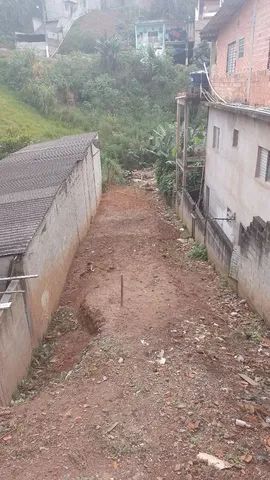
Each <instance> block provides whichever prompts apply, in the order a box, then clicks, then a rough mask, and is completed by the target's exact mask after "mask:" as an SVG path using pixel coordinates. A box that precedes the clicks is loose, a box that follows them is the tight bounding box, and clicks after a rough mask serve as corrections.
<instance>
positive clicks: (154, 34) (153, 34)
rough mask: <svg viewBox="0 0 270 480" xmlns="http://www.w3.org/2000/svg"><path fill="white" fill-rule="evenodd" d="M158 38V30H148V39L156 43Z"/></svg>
mask: <svg viewBox="0 0 270 480" xmlns="http://www.w3.org/2000/svg"><path fill="white" fill-rule="evenodd" d="M157 40H158V32H148V41H149V42H150V43H155V42H156V41H157Z"/></svg>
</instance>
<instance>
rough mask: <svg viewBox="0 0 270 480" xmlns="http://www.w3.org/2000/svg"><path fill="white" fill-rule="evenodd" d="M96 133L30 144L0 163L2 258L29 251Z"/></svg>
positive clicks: (0, 244)
mask: <svg viewBox="0 0 270 480" xmlns="http://www.w3.org/2000/svg"><path fill="white" fill-rule="evenodd" d="M95 138H97V134H96V133H87V134H83V135H74V136H69V137H63V138H61V139H59V140H53V141H50V142H44V143H39V144H35V145H30V146H28V147H25V148H23V149H22V150H19V151H18V152H16V153H13V154H12V155H10V156H9V157H7V158H5V159H3V160H1V161H0V178H1V185H0V256H6V255H17V254H22V253H24V252H25V251H26V249H27V246H28V244H29V243H30V241H31V239H32V238H33V236H34V234H35V232H36V230H37V228H38V227H39V225H40V223H41V222H42V220H43V218H44V216H45V214H46V212H47V210H48V209H49V207H50V205H51V203H52V201H53V198H54V197H55V195H56V193H57V191H58V189H59V187H60V186H61V184H62V183H63V182H64V181H65V180H66V179H67V178H68V176H69V175H70V173H71V171H72V170H73V168H74V167H75V165H76V163H78V162H80V161H81V160H83V158H84V157H85V153H86V151H87V149H88V148H89V146H90V145H91V144H92V142H93V140H94V139H95Z"/></svg>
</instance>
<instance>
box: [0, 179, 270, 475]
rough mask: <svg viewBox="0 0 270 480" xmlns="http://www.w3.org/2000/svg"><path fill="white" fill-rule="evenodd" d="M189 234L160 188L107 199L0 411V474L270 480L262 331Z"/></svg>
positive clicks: (266, 351) (269, 348)
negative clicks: (210, 458) (207, 459)
mask: <svg viewBox="0 0 270 480" xmlns="http://www.w3.org/2000/svg"><path fill="white" fill-rule="evenodd" d="M181 237H183V238H181ZM185 237H186V232H185V231H184V230H183V228H181V224H179V222H177V221H176V219H175V217H174V216H173V214H172V212H170V210H168V209H167V208H166V207H165V206H164V204H163V201H162V200H161V199H160V198H159V197H158V195H157V193H156V192H155V191H153V192H152V191H145V190H144V189H142V188H140V187H139V186H121V187H113V188H111V189H110V191H108V192H107V193H106V194H105V195H104V196H103V200H102V203H101V206H100V209H99V212H98V214H97V217H96V219H95V221H94V223H93V225H92V227H91V229H90V232H89V234H88V236H87V238H86V240H85V242H84V243H83V244H82V245H81V247H80V248H79V251H78V254H77V256H76V258H75V260H74V262H73V265H72V268H71V270H70V273H69V276H68V280H67V284H66V287H65V290H64V292H63V296H62V299H61V307H60V309H59V311H58V313H57V314H56V317H55V319H54V321H53V323H52V327H51V328H50V330H49V332H48V335H47V337H46V338H45V339H44V343H43V346H42V348H41V349H39V351H38V352H37V353H36V356H35V360H34V362H33V365H32V369H31V371H30V374H29V378H28V379H27V380H26V381H25V382H24V383H23V384H22V386H21V388H20V390H19V392H18V394H17V397H16V399H15V400H14V402H13V405H12V406H11V407H10V408H5V409H4V408H2V409H0V478H1V479H3V480H4V479H5V480H45V479H49V480H56V479H57V480H96V479H100V480H143V479H145V480H162V479H163V480H165V479H166V480H174V479H178V478H180V479H181V480H195V479H196V480H197V479H200V480H209V479H211V480H212V479H213V480H215V479H226V480H232V479H233V480H239V479H242V478H243V479H249V480H255V479H260V480H264V479H265V480H266V479H268V480H269V478H270V406H269V398H270V365H269V357H270V336H269V334H268V333H267V331H266V329H265V327H264V326H263V324H262V322H261V321H260V320H259V319H257V318H256V315H254V314H253V313H252V311H251V310H250V309H249V307H248V306H247V304H246V302H245V301H243V300H242V301H241V299H239V298H237V296H236V295H235V294H234V293H233V292H232V290H230V289H229V287H228V286H227V284H226V280H225V279H224V278H222V277H220V276H218V275H217V274H216V273H215V271H214V269H213V267H212V266H211V265H209V264H208V263H207V262H203V261H198V260H194V259H191V258H189V256H188V252H189V251H190V249H191V248H192V241H190V240H186V239H185ZM121 274H123V276H124V305H123V307H121V305H120V278H121ZM78 318H79V319H80V321H81V325H78V321H77V320H78ZM93 330H96V333H95V334H94V335H93V334H92V333H91V334H90V333H89V331H91V332H92V331H93ZM240 374H246V375H248V378H247V381H245V380H244V379H243V378H241V377H240ZM250 379H251V380H250ZM252 380H253V385H251V384H250V383H249V382H250V381H251V382H252ZM236 420H237V422H236ZM239 420H241V421H242V422H246V423H241V422H239ZM239 423H240V425H239ZM200 452H204V453H208V454H212V455H215V456H217V457H218V458H219V459H222V460H225V461H226V462H229V466H230V467H231V468H228V469H226V470H222V471H219V470H217V469H216V468H214V467H213V466H209V465H207V464H206V463H203V462H201V461H200V460H198V458H197V455H198V454H199V453H200Z"/></svg>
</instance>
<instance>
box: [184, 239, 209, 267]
mask: <svg viewBox="0 0 270 480" xmlns="http://www.w3.org/2000/svg"><path fill="white" fill-rule="evenodd" d="M188 256H189V258H192V259H193V260H203V261H204V262H207V260H208V254H207V249H206V246H205V245H202V244H201V243H195V244H194V245H193V247H192V248H191V250H190V252H189V253H188Z"/></svg>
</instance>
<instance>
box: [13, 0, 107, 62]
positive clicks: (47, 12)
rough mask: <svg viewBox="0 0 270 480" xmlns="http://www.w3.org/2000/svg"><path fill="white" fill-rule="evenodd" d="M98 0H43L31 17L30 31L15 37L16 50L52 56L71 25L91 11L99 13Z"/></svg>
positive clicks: (99, 4)
mask: <svg viewBox="0 0 270 480" xmlns="http://www.w3.org/2000/svg"><path fill="white" fill-rule="evenodd" d="M101 7H102V0H44V1H43V2H41V3H40V4H38V5H37V15H35V16H34V17H33V18H32V24H33V32H32V33H31V35H26V34H25V32H17V33H16V34H15V41H16V48H17V49H21V50H22V49H24V50H26V49H32V50H35V51H36V53H37V54H39V55H41V56H47V57H48V56H53V55H54V54H55V53H56V52H57V51H58V48H59V46H60V45H61V43H62V41H63V39H64V38H65V36H66V34H67V33H68V31H69V30H70V28H71V27H72V25H73V23H74V22H75V21H76V20H77V19H78V18H80V17H82V16H83V15H86V14H87V13H88V12H90V11H91V10H100V9H101Z"/></svg>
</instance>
